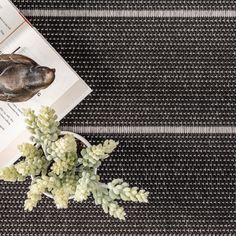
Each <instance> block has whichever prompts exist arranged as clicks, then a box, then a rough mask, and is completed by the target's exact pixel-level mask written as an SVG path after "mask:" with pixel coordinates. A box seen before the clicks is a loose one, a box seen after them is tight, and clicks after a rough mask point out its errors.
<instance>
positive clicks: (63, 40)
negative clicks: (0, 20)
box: [0, 0, 236, 235]
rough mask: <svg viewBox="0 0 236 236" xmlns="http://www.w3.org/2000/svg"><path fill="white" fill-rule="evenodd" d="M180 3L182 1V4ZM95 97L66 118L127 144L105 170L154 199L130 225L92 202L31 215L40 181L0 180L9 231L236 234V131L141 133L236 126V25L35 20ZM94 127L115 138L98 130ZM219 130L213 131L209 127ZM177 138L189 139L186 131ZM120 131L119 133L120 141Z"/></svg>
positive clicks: (195, 5)
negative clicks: (31, 198)
mask: <svg viewBox="0 0 236 236" xmlns="http://www.w3.org/2000/svg"><path fill="white" fill-rule="evenodd" d="M154 2H155V1H148V0H146V1H144V0H143V1H125V0H124V1H121V0H120V1H118V0H117V1H115V0H114V1H105V0H104V1H102V0H101V1H62V0H61V1H54V2H53V3H51V2H50V1H39V0H38V1H34V2H32V1H27V0H18V1H17V0H15V3H17V5H18V6H19V7H21V8H22V9H27V8H28V9H35V8H43V9H45V8H48V9H55V8H61V9H88V10H91V9H117V10H118V9H172V10H173V9H231V10H232V9H235V6H236V4H235V2H234V1H226V0H225V1H223V0H222V1H214V3H213V1H207V3H206V1H188V2H187V1H164V0H163V1H159V4H154ZM170 2H171V3H170ZM28 18H29V19H30V21H32V22H33V24H34V25H35V26H36V27H37V28H38V29H39V31H40V32H42V33H43V35H44V36H45V37H46V38H47V39H48V40H49V42H50V43H51V44H52V45H53V46H54V47H55V48H56V49H57V50H58V51H59V52H60V54H62V56H63V57H64V58H65V59H66V60H67V61H68V62H69V63H70V65H71V66H72V67H73V68H74V69H75V70H76V71H77V72H78V73H79V74H80V75H81V77H82V78H83V79H84V80H85V81H86V82H87V83H88V84H89V85H90V86H91V87H92V89H93V90H94V92H93V93H92V94H91V95H90V96H89V97H88V98H86V100H84V101H83V102H82V103H81V104H80V105H79V106H77V107H76V108H75V109H74V110H73V111H72V112H71V113H70V114H69V115H67V117H66V118H65V119H63V121H62V122H61V124H62V126H63V127H64V129H65V127H69V129H70V130H79V129H80V128H81V127H82V128H83V130H84V131H85V133H84V134H82V135H84V136H85V137H86V138H88V140H89V141H91V142H94V143H96V142H99V141H101V140H103V139H105V138H114V139H116V140H119V141H120V147H119V149H118V152H117V153H116V154H115V155H113V156H112V157H111V159H109V160H107V161H106V162H105V163H104V165H103V166H102V169H101V172H102V173H103V174H102V178H103V180H104V181H110V180H111V179H112V178H116V177H122V178H124V179H125V180H127V181H128V182H130V183H132V184H133V185H137V186H140V187H145V188H146V189H148V190H149V191H150V192H151V195H150V203H149V204H124V207H125V209H126V211H127V213H128V217H127V221H126V222H119V221H117V220H113V219H111V218H109V217H108V216H107V215H105V214H104V213H103V212H102V211H101V209H100V208H99V207H96V206H95V205H94V204H93V203H92V201H91V200H89V201H88V202H86V203H84V204H81V205H79V204H76V203H74V202H71V204H70V208H69V209H67V210H56V209H55V207H54V205H53V204H52V202H51V200H50V199H47V198H44V200H43V201H42V202H41V203H40V205H39V207H38V208H37V209H35V211H33V212H32V213H25V212H24V211H23V203H24V198H25V193H26V191H27V186H28V184H29V182H28V183H22V184H9V183H3V182H0V215H1V218H0V235H179V234H183V235H184V234H185V235H186V234H187V235H223V234H224V235H235V234H236V230H235V224H236V216H235V207H236V206H235V192H236V189H235V183H236V168H235V148H236V141H235V140H236V139H235V138H236V137H235V134H230V133H229V134H209V133H202V134H194V133H184V134H178V133H175V134H163V133H162V134H161V133H155V132H156V131H157V130H158V129H154V130H153V133H150V134H145V133H142V132H143V130H145V129H141V128H140V129H139V131H138V133H133V132H135V129H127V132H126V133H120V132H121V130H125V127H127V126H128V127H129V126H136V127H139V126H142V127H148V126H154V127H158V126H163V127H165V126H168V127H169V129H172V130H173V132H175V130H176V128H175V127H176V126H185V127H187V126H188V127H190V128H189V130H191V127H192V126H195V127H216V128H217V127H218V126H221V127H223V130H224V126H225V127H226V126H231V127H234V126H235V124H236V120H235V119H236V118H235V117H236V109H235V108H236V98H235V92H236V83H235V76H236V60H235V59H236V58H235V55H236V54H235V51H236V44H235V42H236V35H235V24H236V19H235V18H220V17H216V18H210V17H209V18H207V17H204V18H150V17H146V18H131V17H126V18H113V17H110V18H106V17H100V18H98V17H92V18H89V17H63V18H61V17H59V16H58V17H32V16H29V17H28ZM89 127H93V128H94V127H95V128H96V127H97V130H99V127H105V128H106V127H108V128H109V127H110V128H111V130H112V131H113V132H114V133H109V134H108V133H99V132H98V133H94V134H88V133H86V130H87V131H89ZM206 130H207V129H206ZM176 132H177V131H176ZM118 133H119V134H118Z"/></svg>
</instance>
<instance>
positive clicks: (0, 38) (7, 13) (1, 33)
mask: <svg viewBox="0 0 236 236" xmlns="http://www.w3.org/2000/svg"><path fill="white" fill-rule="evenodd" d="M24 22H25V20H24V18H22V16H21V15H20V14H19V13H18V12H17V10H16V9H14V7H13V6H12V4H11V3H10V2H9V1H6V0H1V1H0V44H1V43H2V42H4V41H5V40H7V38H8V37H9V36H10V35H11V34H13V33H14V31H15V30H17V29H18V28H19V27H21V25H22V24H23V23H24Z"/></svg>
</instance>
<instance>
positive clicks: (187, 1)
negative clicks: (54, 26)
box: [13, 0, 236, 10]
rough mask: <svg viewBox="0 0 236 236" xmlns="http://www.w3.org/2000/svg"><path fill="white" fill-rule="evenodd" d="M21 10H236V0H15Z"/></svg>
mask: <svg viewBox="0 0 236 236" xmlns="http://www.w3.org/2000/svg"><path fill="white" fill-rule="evenodd" d="M13 2H14V3H15V4H16V5H17V6H18V7H20V8H41V9H48V8H51V9H52V8H61V9H75V8H77V9H88V8H89V9H116V10H120V9H135V10H136V9H148V10H154V9H165V10H166V9H236V3H235V1H234V0H173V1H170V0H158V1H156V0H79V1H78V0H56V1H51V0H35V1H34V2H33V3H31V2H32V1H31V0H13Z"/></svg>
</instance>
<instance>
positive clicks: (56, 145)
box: [0, 107, 149, 220]
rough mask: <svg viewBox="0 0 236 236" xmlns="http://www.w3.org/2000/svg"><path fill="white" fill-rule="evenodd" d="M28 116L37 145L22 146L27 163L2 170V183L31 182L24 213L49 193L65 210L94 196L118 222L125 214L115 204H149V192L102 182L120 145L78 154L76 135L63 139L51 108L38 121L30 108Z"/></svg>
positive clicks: (112, 143)
mask: <svg viewBox="0 0 236 236" xmlns="http://www.w3.org/2000/svg"><path fill="white" fill-rule="evenodd" d="M24 115H25V117H26V120H25V121H26V124H27V128H28V130H29V131H30V133H31V135H32V137H31V140H32V141H33V143H34V144H35V145H33V144H30V143H25V144H22V145H19V147H18V148H19V150H20V152H21V154H22V156H23V157H24V159H23V160H22V161H20V162H18V163H16V164H14V165H12V166H10V167H7V168H5V169H3V170H1V171H0V179H2V180H5V181H12V182H15V181H24V180H25V179H26V177H27V176H31V177H33V181H32V184H31V186H30V187H29V191H28V193H27V199H26V200H25V210H29V211H31V210H33V208H34V207H36V206H37V204H38V202H39V201H40V200H41V198H42V195H43V193H45V192H48V193H51V194H52V195H53V198H54V201H55V204H56V206H57V207H58V208H67V207H68V201H69V199H70V197H71V196H73V198H74V200H75V201H77V202H82V201H84V200H87V199H88V197H90V196H93V198H94V200H95V204H96V205H101V206H102V208H103V210H104V212H105V213H109V214H110V215H111V216H113V217H115V218H118V219H120V220H124V219H125V215H126V213H125V211H124V208H123V207H121V206H119V204H118V202H117V200H123V201H134V202H145V203H146V202H148V194H149V193H148V192H146V191H145V190H139V189H138V188H137V187H130V186H129V184H128V183H126V182H124V181H123V180H122V179H115V180H113V181H112V182H110V183H108V184H105V183H101V182H100V177H99V175H98V174H97V169H98V167H99V166H100V165H101V163H102V161H103V160H105V159H106V158H108V157H109V155H110V154H111V153H112V152H113V151H114V150H115V149H116V147H117V145H118V142H115V141H113V140H106V141H105V142H104V143H102V144H98V145H93V146H91V147H87V148H83V149H82V150H81V152H80V155H78V152H77V143H76V140H75V138H74V136H72V135H64V136H63V135H61V131H60V129H59V122H58V121H57V115H56V113H55V111H54V110H53V109H51V108H50V107H42V109H41V110H40V113H39V115H38V116H37V115H35V112H34V111H33V110H31V109H28V110H25V111H24Z"/></svg>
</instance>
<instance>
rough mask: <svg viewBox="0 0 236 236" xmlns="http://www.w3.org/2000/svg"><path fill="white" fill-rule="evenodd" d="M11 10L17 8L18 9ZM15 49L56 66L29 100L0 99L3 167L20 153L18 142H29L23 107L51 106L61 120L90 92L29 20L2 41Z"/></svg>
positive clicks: (1, 46) (0, 163)
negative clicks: (50, 79) (52, 77)
mask: <svg viewBox="0 0 236 236" xmlns="http://www.w3.org/2000/svg"><path fill="white" fill-rule="evenodd" d="M12 11H13V12H14V11H16V10H15V8H12ZM16 49H18V50H17V54H22V55H24V56H27V57H30V58H31V59H33V60H34V61H35V62H37V64H39V65H40V66H46V67H49V68H53V69H56V73H55V75H56V77H55V80H54V82H53V83H52V84H51V85H50V86H49V87H47V88H46V89H42V90H41V91H40V92H39V93H38V94H36V95H35V96H34V97H33V98H31V99H29V100H28V101H26V102H17V103H9V102H3V101H0V140H1V142H0V168H1V167H3V166H6V165H9V164H11V163H13V162H14V161H16V160H17V158H19V156H20V153H19V152H18V150H17V145H18V144H20V143H22V142H28V138H29V134H28V133H27V132H26V127H25V123H24V117H23V115H22V110H23V108H32V109H34V110H36V111H38V110H39V109H40V107H41V106H42V105H47V106H51V107H53V108H54V109H55V110H56V112H57V114H58V116H59V119H62V118H63V117H64V116H65V115H66V114H67V113H68V112H69V111H70V110H72V109H73V108H74V107H75V106H76V105H77V104H78V103H79V102H80V101H81V100H82V99H84V98H85V97H86V96H87V95H88V94H89V93H90V92H91V89H90V88H89V87H88V86H87V84H86V83H85V82H84V81H83V80H82V79H81V78H80V77H79V76H78V75H77V74H76V73H75V71H74V70H73V69H72V68H71V67H70V66H69V65H68V64H67V63H66V62H65V61H64V60H63V58H61V56H60V55H59V54H58V53H57V52H56V51H55V50H54V49H53V48H52V47H51V46H50V45H49V43H48V42H47V41H46V40H45V39H44V38H43V37H42V35H40V34H39V32H38V31H36V30H35V29H34V28H32V27H31V26H30V25H29V24H28V23H27V22H25V23H23V24H21V26H20V27H19V28H17V29H16V30H15V32H14V33H13V34H11V35H10V36H8V38H7V40H5V41H4V42H2V43H1V44H0V50H1V51H2V53H4V54H9V53H12V52H14V51H15V50H16ZM0 79H1V76H0Z"/></svg>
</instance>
